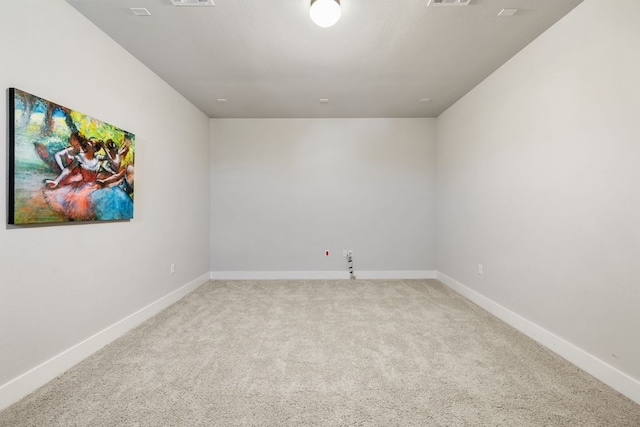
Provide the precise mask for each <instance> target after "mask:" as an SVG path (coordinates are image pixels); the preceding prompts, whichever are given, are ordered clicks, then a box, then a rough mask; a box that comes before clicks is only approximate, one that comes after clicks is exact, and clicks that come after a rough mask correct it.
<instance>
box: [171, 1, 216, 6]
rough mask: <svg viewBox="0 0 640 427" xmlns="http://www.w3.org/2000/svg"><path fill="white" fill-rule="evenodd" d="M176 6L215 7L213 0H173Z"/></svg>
mask: <svg viewBox="0 0 640 427" xmlns="http://www.w3.org/2000/svg"><path fill="white" fill-rule="evenodd" d="M171 3H173V5H174V6H208V7H213V6H215V4H213V0H171Z"/></svg>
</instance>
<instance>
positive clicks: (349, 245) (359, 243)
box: [211, 119, 435, 277]
mask: <svg viewBox="0 0 640 427" xmlns="http://www.w3.org/2000/svg"><path fill="white" fill-rule="evenodd" d="M211 138H212V145H211V147H212V149H211V168H212V173H211V177H212V180H211V203H212V204H211V206H212V239H211V266H212V270H213V271H214V272H220V271H245V272H246V271H285V272H286V271H341V272H346V270H347V267H346V260H345V258H343V257H342V250H343V249H352V250H353V251H354V267H355V270H356V275H357V274H358V272H362V271H373V270H376V271H425V270H433V268H434V236H433V231H434V228H433V221H434V217H435V210H434V197H435V193H434V183H435V177H434V173H435V152H434V149H435V119H282V120H281V119H263V120H260V119H212V120H211ZM325 249H328V250H330V251H331V255H330V256H329V257H328V258H325V257H324V250H325ZM345 274H346V273H345ZM345 277H348V276H345Z"/></svg>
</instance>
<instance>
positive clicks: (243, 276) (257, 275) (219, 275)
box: [211, 270, 436, 280]
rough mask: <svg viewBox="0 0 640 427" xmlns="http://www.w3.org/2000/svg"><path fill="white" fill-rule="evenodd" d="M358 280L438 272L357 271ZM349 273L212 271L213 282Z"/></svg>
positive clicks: (417, 276)
mask: <svg viewBox="0 0 640 427" xmlns="http://www.w3.org/2000/svg"><path fill="white" fill-rule="evenodd" d="M355 275H356V278H358V279H368V280H371V279H435V278H436V272H435V271H431V270H417V271H404V270H399V271H356V272H355ZM348 278H349V272H347V271H212V272H211V279H212V280H340V279H348Z"/></svg>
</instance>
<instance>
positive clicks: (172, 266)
mask: <svg viewBox="0 0 640 427" xmlns="http://www.w3.org/2000/svg"><path fill="white" fill-rule="evenodd" d="M169 273H171V274H176V265H175V264H171V266H170V267H169Z"/></svg>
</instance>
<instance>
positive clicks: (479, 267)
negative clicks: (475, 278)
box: [478, 264, 482, 274]
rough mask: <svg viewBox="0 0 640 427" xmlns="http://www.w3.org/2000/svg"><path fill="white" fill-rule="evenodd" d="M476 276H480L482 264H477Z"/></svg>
mask: <svg viewBox="0 0 640 427" xmlns="http://www.w3.org/2000/svg"><path fill="white" fill-rule="evenodd" d="M478 274H482V264H478Z"/></svg>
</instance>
